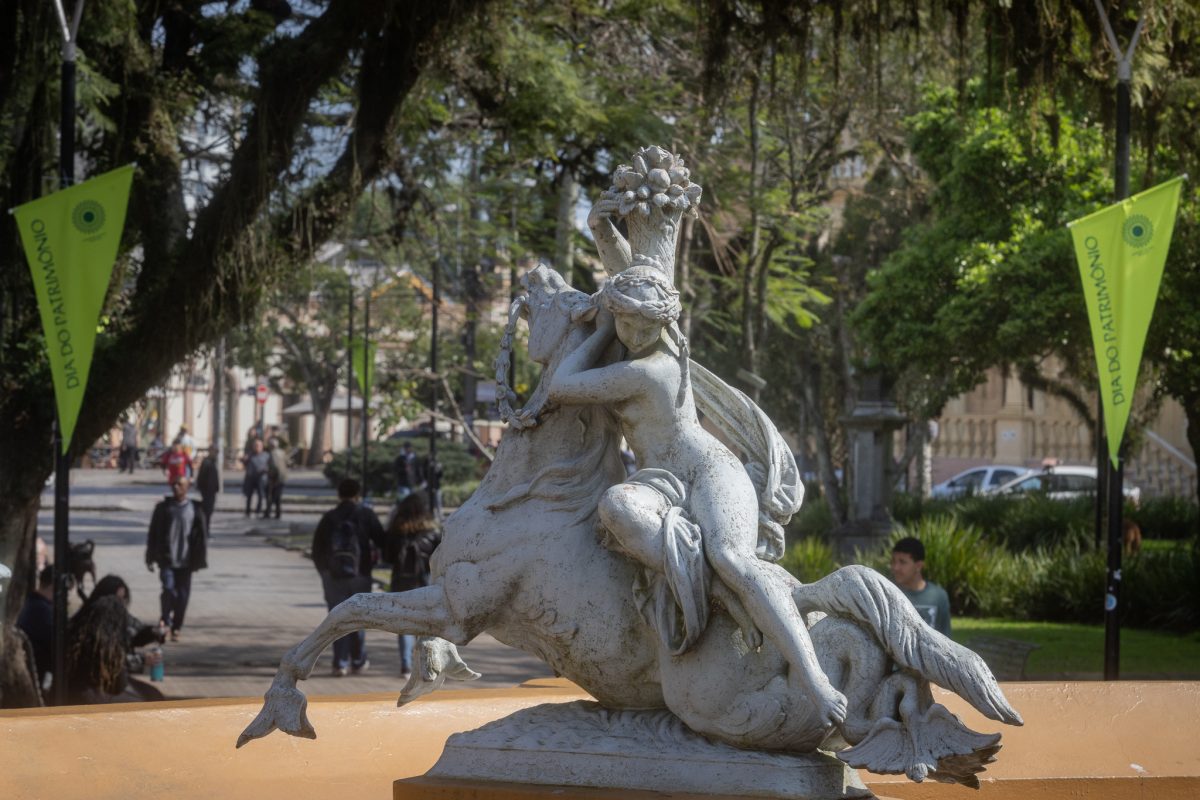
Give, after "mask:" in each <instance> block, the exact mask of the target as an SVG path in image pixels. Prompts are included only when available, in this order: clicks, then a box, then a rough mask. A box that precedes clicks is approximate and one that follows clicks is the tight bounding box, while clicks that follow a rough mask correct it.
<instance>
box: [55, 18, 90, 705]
mask: <svg viewBox="0 0 1200 800" xmlns="http://www.w3.org/2000/svg"><path fill="white" fill-rule="evenodd" d="M55 8H56V9H57V11H58V15H59V22H61V23H62V29H63V48H62V87H61V91H60V94H61V106H60V111H61V117H60V121H59V139H58V147H59V151H58V178H59V188H60V189H66V188H67V187H68V186H71V185H73V184H74V183H75V35H76V32H77V31H78V30H79V18H80V15H81V14H82V13H83V0H79V2H78V3H77V4H76V6H75V13H74V15H73V18H72V20H71V24H70V25H69V26H68V24H67V21H66V16H65V14H64V13H63V9H62V5H61V3H56V4H55ZM70 444H71V443H70V442H64V441H63V438H62V420H57V421H56V422H55V425H54V641H53V643H52V654H53V658H54V704H55V705H60V706H61V705H66V703H67V584H68V582H69V581H70V580H71V577H70V575H71V571H70V569H69V564H68V563H67V562H68V561H70V558H71V542H70V538H69V537H70V507H71V497H70V481H71V460H70V458H69V456H68V455H67V454H66V453H65V452H63V451H64V449H67V448H69V447H70Z"/></svg>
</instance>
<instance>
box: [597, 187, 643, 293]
mask: <svg viewBox="0 0 1200 800" xmlns="http://www.w3.org/2000/svg"><path fill="white" fill-rule="evenodd" d="M616 210H617V201H616V199H615V198H612V197H601V198H600V199H599V200H597V201H596V204H595V205H593V206H592V210H591V211H590V212H588V228H590V229H591V231H592V238H593V239H594V240H595V241H596V251H597V252H598V253H599V254H600V262H601V263H602V264H604V271H605V272H607V273H608V274H609V275H616V274H617V273H619V272H623V271H624V270H626V269H628V267H629V265H630V264H631V263H632V262H633V252H632V251H631V250H630V247H629V242H628V241H626V240H625V237H624V236H622V235H621V232H620V231H618V230H617V226H616V225H615V224H613V221H612V214H613V212H614V211H616Z"/></svg>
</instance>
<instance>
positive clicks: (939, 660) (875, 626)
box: [792, 566, 1024, 725]
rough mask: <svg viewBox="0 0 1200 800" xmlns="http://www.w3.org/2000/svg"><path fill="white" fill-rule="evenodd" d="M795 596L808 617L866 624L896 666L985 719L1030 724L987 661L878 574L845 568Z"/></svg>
mask: <svg viewBox="0 0 1200 800" xmlns="http://www.w3.org/2000/svg"><path fill="white" fill-rule="evenodd" d="M792 596H793V598H794V599H795V602H796V606H797V607H798V608H799V609H800V611H801V612H802V613H807V612H810V611H823V612H825V613H826V614H830V615H832V616H836V617H843V618H848V619H851V620H854V621H856V622H859V623H861V624H863V625H865V626H866V627H867V628H868V629H869V630H870V631H871V632H872V633H873V634H874V635H875V637H876V638H877V639H878V640H879V642H880V643H881V644H882V645H883V649H884V650H885V651H886V652H887V654H888V655H889V656H891V658H892V660H893V661H895V662H896V663H897V664H899V665H900V666H901V667H903V668H905V669H908V670H912V671H913V672H916V673H917V674H918V675H920V676H921V677H923V678H925V679H926V680H928V681H930V682H931V683H936V684H937V685H938V686H941V687H942V688H944V689H949V690H950V691H952V692H954V693H955V694H958V695H959V696H960V697H962V698H963V699H964V700H966V701H967V702H968V703H970V704H971V705H972V706H974V707H975V708H976V709H977V710H978V711H979V712H980V713H981V714H983V715H985V716H987V717H989V718H991V719H994V720H997V721H999V722H1004V723H1007V724H1009V725H1022V724H1024V722H1023V720H1022V719H1021V715H1020V714H1019V713H1017V710H1016V709H1015V708H1013V707H1012V705H1011V704H1009V702H1008V699H1007V698H1005V696H1004V692H1002V691H1001V690H1000V685H999V684H998V683H997V682H996V678H995V676H993V675H992V671H991V670H990V669H989V668H988V665H987V664H986V663H984V660H983V659H982V658H980V657H979V655H978V654H977V653H975V652H974V651H972V650H969V649H968V648H966V647H963V646H962V645H960V644H958V643H957V642H955V641H953V640H951V639H950V638H949V637H946V636H943V635H942V634H940V633H938V632H937V631H935V630H934V629H933V628H931V627H929V626H928V625H926V624H925V622H924V620H922V619H921V617H920V615H919V614H918V613H917V611H916V609H915V608H913V606H912V603H910V602H909V601H908V598H907V597H905V596H904V594H903V593H902V592H901V591H900V590H899V589H898V588H896V587H895V586H894V585H893V584H892V583H890V582H889V581H888V580H886V579H885V578H884V577H883V576H881V575H880V574H879V573H877V572H875V571H874V570H872V569H869V568H867V567H862V566H850V567H843V568H842V569H839V570H838V571H837V572H834V573H833V574H831V575H827V576H826V577H824V578H822V579H821V580H819V581H816V582H815V583H810V584H799V583H797V585H796V586H795V587H794V588H793V590H792Z"/></svg>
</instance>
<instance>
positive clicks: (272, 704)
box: [237, 584, 469, 747]
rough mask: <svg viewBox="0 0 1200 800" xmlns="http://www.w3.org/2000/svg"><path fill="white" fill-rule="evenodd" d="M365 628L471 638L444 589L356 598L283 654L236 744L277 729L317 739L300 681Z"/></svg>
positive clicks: (244, 742) (427, 587) (336, 608)
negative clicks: (335, 645)
mask: <svg viewBox="0 0 1200 800" xmlns="http://www.w3.org/2000/svg"><path fill="white" fill-rule="evenodd" d="M363 628H371V629H373V630H382V631H388V632H389V633H397V634H399V633H409V634H415V635H418V636H438V637H442V638H445V639H450V640H453V641H465V640H466V639H467V638H469V637H468V636H467V634H466V632H465V631H463V630H462V629H461V627H460V626H459V625H458V624H457V623H456V622H455V621H454V620H453V619H452V618H451V615H450V613H449V611H448V610H447V605H446V602H445V596H444V593H443V590H442V587H441V586H440V585H437V584H435V585H433V586H426V587H424V588H421V589H414V590H412V591H408V592H396V593H389V594H356V595H354V596H353V597H351V598H350V599H349V600H347V601H346V602H344V603H342V604H341V605H338V606H336V607H335V608H334V609H333V610H332V611H330V612H329V615H328V616H326V617H325V619H324V620H323V621H322V622H321V624H320V625H318V626H317V628H316V630H314V631H313V632H312V633H310V634H309V635H308V637H307V638H305V640H304V641H302V642H301V643H300V644H298V645H296V646H295V647H293V648H292V649H291V650H289V651H288V652H287V654H286V655H284V657H283V660H282V661H281V662H280V664H279V670H278V671H277V672H276V673H275V679H274V681H272V683H271V688H270V689H268V690H267V693H266V695H265V696H264V700H263V707H262V710H261V711H260V712H259V713H258V716H257V717H255V719H254V721H253V722H251V723H250V724H249V725H248V726H247V727H246V730H245V731H243V732H242V735H241V736H239V737H238V742H237V746H238V747H241V746H242V745H244V744H246V743H247V742H249V741H250V740H252V739H258V738H260V737H263V736H266V735H267V734H268V733H270V732H271V731H273V730H275V729H277V728H278V729H279V730H281V731H283V732H284V733H289V734H291V735H293V736H301V737H303V738H306V739H315V738H316V736H317V734H316V731H315V730H314V729H313V726H312V723H310V722H309V721H308V714H307V707H308V698H306V697H305V696H304V693H303V692H301V691H300V690H299V689H298V688H296V683H297V681H301V680H304V679H306V678H307V677H308V676H309V675H310V674H311V673H312V670H313V667H314V666H315V665H316V663H317V657H318V656H320V655H321V652H322V651H323V650H324V649H325V648H326V647H328V646H329V644H330V643H332V642H333V641H334V640H335V639H338V638H340V637H342V636H345V635H346V634H347V633H352V632H354V631H358V630H362V629H363Z"/></svg>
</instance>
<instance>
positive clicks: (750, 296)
mask: <svg viewBox="0 0 1200 800" xmlns="http://www.w3.org/2000/svg"><path fill="white" fill-rule="evenodd" d="M758 92H759V80H758V73H757V72H755V73H754V74H753V75H751V77H750V108H749V111H748V117H749V126H750V247H749V252H748V253H747V254H746V258H745V259H744V261H745V267H744V268H743V271H742V356H743V358H745V363H746V366H747V367H748V368H749V370H750V371H751V372H753V373H755V374H758V347H757V345H758V343H757V342H756V341H755V340H754V333H755V320H754V307H755V303H754V294H755V293H754V288H755V285H756V281H755V274H756V273H755V268H756V267H757V266H758V250H759V240H760V239H761V236H762V231H761V225H760V221H759V213H758V205H759V197H758V185H759V181H758V156H759V153H758V150H759V144H758ZM746 394H748V395H749V396H750V399H751V400H753V401H754V402H756V403H757V402H758V387H757V386H753V385H751V386H747V387H746Z"/></svg>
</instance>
